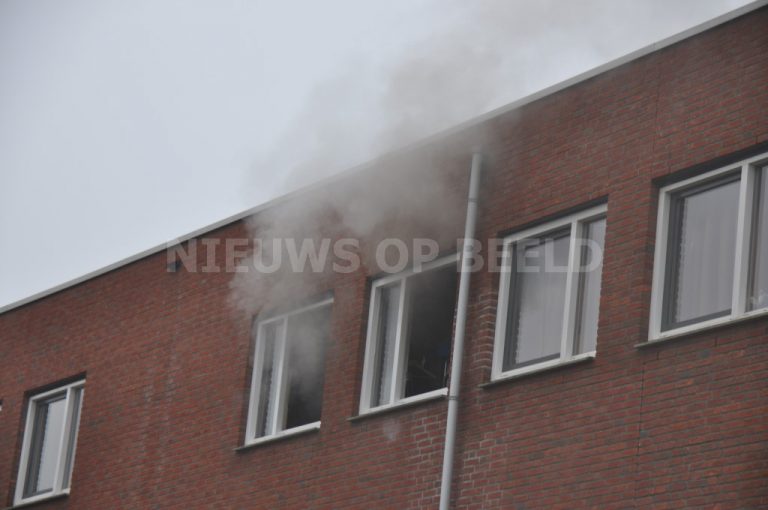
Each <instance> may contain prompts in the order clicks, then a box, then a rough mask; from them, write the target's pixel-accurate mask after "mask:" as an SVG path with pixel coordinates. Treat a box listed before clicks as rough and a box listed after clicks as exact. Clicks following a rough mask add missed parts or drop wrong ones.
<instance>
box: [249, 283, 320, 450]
mask: <svg viewBox="0 0 768 510" xmlns="http://www.w3.org/2000/svg"><path fill="white" fill-rule="evenodd" d="M332 304H333V298H328V299H324V300H322V301H318V302H316V303H312V304H311V305H307V306H304V307H301V308H297V309H295V310H291V311H290V312H286V313H283V314H280V315H275V316H271V317H269V318H266V319H263V320H260V321H258V323H257V325H256V327H257V328H258V329H257V334H256V345H255V349H254V354H253V371H252V374H251V394H250V397H249V399H248V419H247V421H246V428H245V442H244V445H245V446H249V445H254V444H259V443H265V442H269V441H274V440H276V439H279V438H282V437H286V436H291V435H294V434H300V433H302V432H305V431H308V430H313V429H314V430H317V429H320V421H316V422H312V423H306V424H304V425H299V426H298V427H291V428H289V429H278V427H277V420H278V419H279V418H280V416H282V415H283V414H284V413H285V404H286V402H285V399H284V398H283V392H284V391H285V384H286V378H285V377H284V374H285V371H284V369H285V348H286V324H287V319H288V318H289V317H291V316H293V315H298V314H301V313H304V312H308V311H310V310H314V309H316V308H322V307H325V306H330V305H332ZM274 322H278V323H282V324H283V326H282V327H281V328H280V329H278V332H279V333H278V335H279V338H278V339H276V342H277V345H276V346H275V348H276V349H279V363H278V364H277V366H275V368H274V369H273V370H277V371H278V374H279V375H278V376H277V380H278V381H280V383H279V384H278V385H276V386H275V387H274V388H273V389H272V391H273V392H274V394H273V395H271V396H270V399H273V398H274V399H275V400H274V402H275V403H276V405H277V406H278V408H277V412H275V415H274V421H273V423H271V424H269V425H268V430H271V431H272V432H270V433H267V434H265V435H263V436H258V437H256V423H257V418H258V417H257V414H258V405H259V395H260V394H261V373H262V370H263V368H264V359H263V358H264V334H263V332H264V326H266V325H267V324H271V323H274Z"/></svg>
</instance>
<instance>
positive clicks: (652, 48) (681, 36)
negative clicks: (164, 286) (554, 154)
mask: <svg viewBox="0 0 768 510" xmlns="http://www.w3.org/2000/svg"><path fill="white" fill-rule="evenodd" d="M766 5H768V0H755V1H754V2H751V3H748V4H746V5H743V6H741V7H739V8H737V9H734V10H732V11H728V12H726V13H724V14H721V15H720V16H717V17H715V18H712V19H710V20H708V21H705V22H704V23H700V24H698V25H695V26H693V27H691V28H688V29H686V30H683V31H682V32H678V33H677V34H674V35H671V36H670V37H667V38H664V39H661V40H660V41H657V42H655V43H651V44H649V45H647V46H643V47H642V48H640V49H637V50H635V51H633V52H631V53H627V54H626V55H623V56H621V57H618V58H616V59H614V60H611V61H609V62H606V63H605V64H602V65H599V66H597V67H593V68H592V69H589V70H587V71H585V72H583V73H581V74H577V75H575V76H573V77H571V78H568V79H567V80H564V81H561V82H558V83H556V84H554V85H551V86H549V87H546V88H543V89H541V90H539V91H538V92H534V93H533V94H530V95H527V96H524V97H522V98H520V99H518V100H516V101H513V102H511V103H508V104H506V105H504V106H501V107H499V108H496V109H493V110H490V111H489V112H487V113H484V114H482V115H479V116H477V117H473V118H471V119H469V120H466V121H464V122H461V123H459V124H457V125H455V126H452V127H450V128H448V129H445V130H442V131H438V132H437V133H435V134H433V135H430V136H428V137H426V138H422V139H421V140H418V141H416V142H414V143H411V144H408V145H405V146H403V147H401V148H399V149H397V150H394V151H391V152H388V153H386V154H383V155H381V156H378V157H376V158H374V159H371V160H370V161H367V162H365V163H362V164H360V165H356V166H353V167H352V168H349V169H347V170H345V171H342V172H339V173H337V174H335V175H332V176H330V177H326V178H325V179H320V180H318V181H316V182H314V183H312V184H309V185H306V186H303V187H301V188H298V189H296V190H294V191H291V192H289V193H286V194H284V195H280V196H278V197H276V198H273V199H271V200H268V201H267V202H264V203H262V204H260V205H257V206H255V207H251V208H249V209H246V210H245V211H242V212H240V213H237V214H234V215H232V216H229V217H227V218H224V219H222V220H219V221H217V222H215V223H212V224H210V225H207V226H205V227H202V228H199V229H197V230H193V231H192V232H189V233H187V234H185V235H182V236H180V237H177V238H175V239H171V240H169V241H168V242H166V243H162V244H159V245H156V246H153V247H152V248H149V249H146V250H144V251H142V252H139V253H136V254H134V255H131V256H130V257H127V258H124V259H121V260H118V261H117V262H114V263H112V264H109V265H107V266H104V267H102V268H100V269H97V270H95V271H91V272H90V273H86V274H84V275H82V276H79V277H77V278H74V279H72V280H68V281H66V282H64V283H61V284H59V285H56V286H54V287H51V288H49V289H46V290H44V291H41V292H38V293H36V294H33V295H31V296H28V297H25V298H22V299H20V300H17V301H14V302H12V303H9V304H7V305H4V306H2V307H0V314H3V313H5V312H7V311H10V310H13V309H15V308H19V307H21V306H24V305H26V304H29V303H31V302H33V301H37V300H38V299H42V298H44V297H47V296H50V295H52V294H55V293H57V292H59V291H62V290H64V289H67V288H69V287H74V286H75V285H78V284H80V283H83V282H85V281H87V280H90V279H92V278H96V277H97V276H101V275H103V274H106V273H109V272H110V271H113V270H115V269H118V268H120V267H123V266H126V265H128V264H130V263H132V262H136V261H137V260H140V259H143V258H145V257H148V256H150V255H154V254H156V253H159V252H161V251H163V250H166V249H167V248H168V247H169V246H174V245H176V244H178V243H182V242H184V241H187V240H189V239H192V238H195V237H199V236H201V235H203V234H206V233H208V232H211V231H213V230H216V229H218V228H221V227H224V226H226V225H229V224H231V223H234V222H236V221H240V220H242V219H244V218H247V217H249V216H252V215H254V214H256V213H258V212H261V211H264V210H266V209H270V208H272V207H274V206H276V205H278V204H281V203H283V202H286V201H288V200H290V199H292V198H293V197H295V196H297V195H300V194H304V193H307V192H309V191H311V190H314V189H317V188H320V187H322V186H325V185H327V184H329V183H332V182H334V181H336V180H338V179H341V178H343V177H344V176H346V175H348V174H351V173H357V172H359V171H362V170H364V169H366V168H371V167H373V166H375V165H376V164H378V163H379V162H381V161H382V160H384V159H387V158H389V157H392V156H393V155H395V154H401V153H404V152H407V151H411V150H413V149H416V148H418V147H422V146H424V145H428V144H430V143H432V142H434V141H436V140H438V139H442V138H446V137H448V136H450V135H452V134H455V133H458V132H460V131H463V130H465V129H468V128H470V127H473V126H476V125H478V124H482V123H483V122H486V121H488V120H490V119H493V118H495V117H499V116H501V115H503V114H505V113H508V112H511V111H513V110H517V109H518V108H521V107H523V106H525V105H527V104H530V103H533V102H534V101H537V100H539V99H542V98H544V97H547V96H551V95H553V94H555V93H557V92H560V91H562V90H565V89H567V88H569V87H571V86H573V85H576V84H578V83H581V82H584V81H587V80H589V79H590V78H594V77H595V76H598V75H600V74H603V73H606V72H608V71H610V70H612V69H615V68H617V67H620V66H622V65H624V64H627V63H629V62H632V61H634V60H637V59H639V58H642V57H645V56H647V55H650V54H652V53H655V52H657V51H659V50H661V49H663V48H666V47H668V46H672V45H674V44H677V43H678V42H681V41H683V40H685V39H688V38H690V37H693V36H695V35H698V34H701V33H703V32H706V31H707V30H710V29H712V28H715V27H717V26H719V25H722V24H725V23H727V22H729V21H731V20H734V19H736V18H739V17H741V16H743V15H745V14H748V13H750V12H752V11H756V10H758V9H760V8H761V7H764V6H766Z"/></svg>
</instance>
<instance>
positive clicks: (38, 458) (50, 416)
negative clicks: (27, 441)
mask: <svg viewBox="0 0 768 510" xmlns="http://www.w3.org/2000/svg"><path fill="white" fill-rule="evenodd" d="M66 402H67V401H66V399H65V395H60V396H58V397H55V398H54V399H51V400H48V401H47V402H41V403H40V404H38V405H37V411H36V413H35V429H34V431H33V433H32V434H33V435H32V447H31V448H30V454H29V455H30V458H29V471H28V474H27V481H26V482H27V486H26V489H25V491H24V496H25V497H27V496H33V495H36V494H41V493H44V492H49V491H51V490H53V482H54V480H53V476H54V474H55V472H56V464H57V460H58V455H59V449H60V448H61V440H62V437H61V431H62V429H63V427H64V414H65V411H66Z"/></svg>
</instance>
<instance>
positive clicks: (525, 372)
mask: <svg viewBox="0 0 768 510" xmlns="http://www.w3.org/2000/svg"><path fill="white" fill-rule="evenodd" d="M594 359H595V353H594V352H590V353H587V354H580V355H579V356H576V357H573V358H570V359H567V360H565V361H560V360H557V361H556V362H554V363H547V364H540V365H532V366H530V367H525V368H524V369H520V370H518V371H514V372H512V371H511V372H508V373H502V374H501V375H499V376H498V377H496V378H495V379H493V380H491V381H489V382H487V383H483V384H480V385H479V387H480V388H493V387H495V386H498V385H500V384H504V383H506V382H509V381H516V380H518V379H523V378H525V377H530V376H534V375H537V374H541V373H544V372H552V371H555V370H559V369H561V368H566V367H570V366H573V365H581V364H583V363H589V362H591V361H593V360H594Z"/></svg>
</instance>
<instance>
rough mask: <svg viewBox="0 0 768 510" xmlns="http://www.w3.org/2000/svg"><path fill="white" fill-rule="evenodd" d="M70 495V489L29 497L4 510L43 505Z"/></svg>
mask: <svg viewBox="0 0 768 510" xmlns="http://www.w3.org/2000/svg"><path fill="white" fill-rule="evenodd" d="M68 497H69V489H67V490H65V491H62V492H59V493H58V494H51V495H45V496H40V497H37V498H34V499H29V500H27V501H22V502H20V503H16V504H15V505H13V506H9V507H6V508H4V509H2V510H16V509H17V508H29V507H31V506H34V505H42V504H44V503H48V502H49V501H56V500H59V499H64V498H68Z"/></svg>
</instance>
